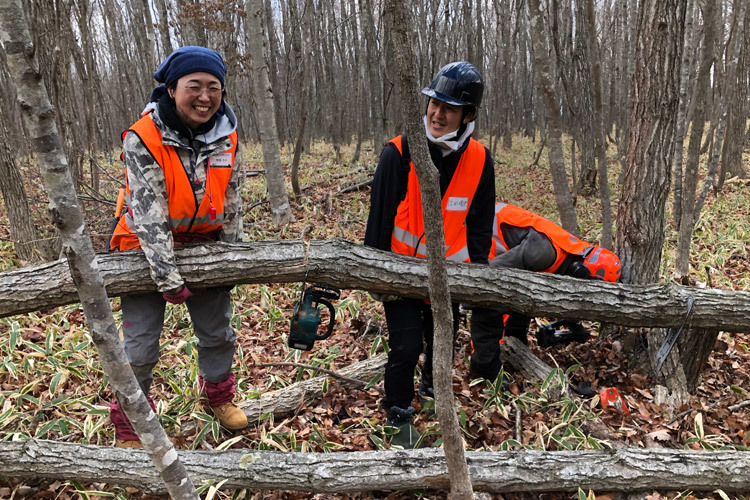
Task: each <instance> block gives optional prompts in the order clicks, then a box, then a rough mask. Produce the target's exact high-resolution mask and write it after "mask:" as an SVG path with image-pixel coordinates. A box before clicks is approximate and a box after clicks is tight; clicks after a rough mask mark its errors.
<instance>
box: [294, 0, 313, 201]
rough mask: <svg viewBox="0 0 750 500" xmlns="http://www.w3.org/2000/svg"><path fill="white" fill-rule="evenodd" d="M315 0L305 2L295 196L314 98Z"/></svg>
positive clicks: (295, 162)
mask: <svg viewBox="0 0 750 500" xmlns="http://www.w3.org/2000/svg"><path fill="white" fill-rule="evenodd" d="M313 7H314V2H313V1H312V0H307V1H306V2H305V7H304V8H305V12H304V14H303V15H302V33H303V38H304V42H303V44H302V52H303V54H304V61H305V62H304V72H303V73H302V96H300V99H301V100H300V105H299V115H298V116H299V118H298V120H299V121H298V122H297V139H296V141H295V143H294V158H292V166H291V177H292V191H294V196H302V189H301V188H300V185H299V160H300V157H301V156H302V148H303V147H304V140H305V124H306V123H307V115H308V113H309V108H310V99H311V98H312V40H311V39H310V31H311V30H312V11H313Z"/></svg>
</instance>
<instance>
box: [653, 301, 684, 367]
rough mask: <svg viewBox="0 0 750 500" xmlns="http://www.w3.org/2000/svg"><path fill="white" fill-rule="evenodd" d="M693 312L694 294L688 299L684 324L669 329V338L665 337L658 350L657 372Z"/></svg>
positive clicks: (655, 361)
mask: <svg viewBox="0 0 750 500" xmlns="http://www.w3.org/2000/svg"><path fill="white" fill-rule="evenodd" d="M692 314H693V296H692V295H691V296H689V297H688V299H687V313H686V314H685V319H684V320H682V325H680V327H679V328H677V329H672V330H670V331H669V334H668V335H667V338H666V339H664V343H663V344H662V345H661V347H660V348H659V350H658V351H657V352H656V358H655V359H654V365H655V368H656V371H657V372H658V371H659V370H660V369H661V367H662V365H663V364H664V361H666V360H667V356H669V353H670V352H672V348H673V347H674V344H675V342H677V337H679V336H680V333H682V330H683V329H684V328H685V324H686V323H687V322H688V320H689V319H690V316H692Z"/></svg>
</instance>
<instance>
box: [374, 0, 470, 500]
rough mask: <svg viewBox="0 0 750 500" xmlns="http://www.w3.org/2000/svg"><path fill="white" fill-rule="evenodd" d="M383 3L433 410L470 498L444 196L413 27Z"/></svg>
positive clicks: (459, 491) (457, 495)
mask: <svg viewBox="0 0 750 500" xmlns="http://www.w3.org/2000/svg"><path fill="white" fill-rule="evenodd" d="M386 8H387V9H388V10H389V11H390V15H391V19H392V22H393V25H392V29H393V31H392V37H393V40H392V42H393V44H394V46H395V47H396V50H395V59H396V68H397V73H398V80H399V86H398V88H399V91H400V93H401V104H402V117H403V120H404V126H405V129H406V130H405V131H406V136H407V137H408V138H409V151H410V154H411V158H412V164H413V165H414V168H415V170H416V171H417V178H418V180H419V192H420V195H421V198H422V207H423V208H422V210H423V217H424V227H425V244H426V245H427V268H428V273H427V279H428V284H429V291H430V304H431V308H432V314H433V318H434V320H433V324H434V329H435V333H434V335H435V340H434V347H433V379H434V384H435V409H436V412H437V416H438V420H439V421H440V429H441V430H442V433H443V443H444V446H445V461H446V463H447V465H448V474H449V477H450V490H451V498H452V499H462V498H474V493H473V490H472V487H471V479H470V477H469V470H468V467H467V465H466V458H465V454H464V443H463V439H462V437H461V426H460V425H459V423H458V416H457V414H456V401H455V398H454V396H453V382H452V380H453V379H452V367H453V363H452V360H453V310H452V307H451V296H450V291H449V289H448V274H447V272H446V269H445V233H444V228H443V214H442V209H441V206H440V201H441V198H442V196H441V195H440V177H439V173H438V171H437V169H435V168H434V167H433V165H432V160H431V158H430V154H429V151H428V150H427V141H426V139H425V135H424V127H423V126H422V121H421V120H420V118H421V116H422V112H421V109H420V108H421V106H420V105H419V100H418V97H417V96H418V95H419V94H418V93H417V92H418V86H417V81H416V78H415V64H414V60H415V58H414V51H413V44H412V36H411V35H412V31H411V29H410V27H409V24H408V21H407V18H406V17H405V16H402V15H399V12H400V10H401V9H400V5H399V2H398V1H397V0H386Z"/></svg>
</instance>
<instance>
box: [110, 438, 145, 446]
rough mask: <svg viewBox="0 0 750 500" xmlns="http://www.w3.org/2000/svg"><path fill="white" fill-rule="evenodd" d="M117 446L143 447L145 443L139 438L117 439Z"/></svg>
mask: <svg viewBox="0 0 750 500" xmlns="http://www.w3.org/2000/svg"><path fill="white" fill-rule="evenodd" d="M115 448H143V445H142V444H141V442H140V441H138V440H137V439H135V440H131V439H129V440H125V439H115Z"/></svg>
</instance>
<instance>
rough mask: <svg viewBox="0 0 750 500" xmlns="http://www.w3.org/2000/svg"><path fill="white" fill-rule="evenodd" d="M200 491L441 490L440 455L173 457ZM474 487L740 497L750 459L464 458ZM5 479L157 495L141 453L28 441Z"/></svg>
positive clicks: (610, 453)
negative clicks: (208, 487)
mask: <svg viewBox="0 0 750 500" xmlns="http://www.w3.org/2000/svg"><path fill="white" fill-rule="evenodd" d="M179 456H180V460H182V461H183V462H184V463H185V466H186V468H187V469H188V470H189V471H190V475H191V476H193V477H194V478H195V479H196V482H197V483H198V484H206V483H208V482H209V481H214V484H217V483H220V484H221V485H222V488H227V489H237V490H239V489H243V488H246V489H252V490H259V489H273V490H296V491H306V492H320V493H325V494H327V495H329V496H330V495H333V494H344V493H356V492H368V491H383V490H393V491H415V490H416V491H418V490H427V491H432V492H435V491H440V490H444V489H447V488H448V471H447V467H446V463H445V459H444V458H443V450H440V449H435V448H429V449H421V450H409V451H405V450H398V451H395V450H393V451H390V450H389V451H362V452H345V453H285V452H275V451H257V450H242V449H234V450H225V451H215V450H210V451H180V452H179ZM466 456H467V459H468V462H469V464H470V465H471V472H472V481H473V483H474V486H475V487H476V488H477V489H478V490H481V491H484V492H488V493H511V494H512V493H517V492H535V493H546V492H555V491H558V492H572V493H575V492H578V491H579V489H580V490H582V491H588V490H595V491H597V492H598V491H611V492H627V493H639V494H640V496H639V497H640V498H644V497H645V496H646V495H647V494H650V493H652V492H653V491H656V490H659V491H665V490H667V491H685V490H687V491H714V490H721V491H723V492H726V493H731V492H738V493H741V492H746V491H748V490H749V489H750V476H748V474H747V471H748V469H749V468H750V454H748V453H738V452H736V451H693V450H668V449H658V448H657V449H642V448H619V449H616V450H574V451H536V450H517V451H503V452H488V451H469V452H467V453H466ZM0 473H2V475H3V476H5V477H19V478H30V477H37V478H47V479H60V480H63V481H73V480H75V481H79V482H105V483H110V484H119V485H123V486H135V487H137V488H139V489H141V490H143V491H145V492H146V493H148V494H151V495H158V494H163V493H164V486H163V484H162V483H161V481H160V478H159V476H158V475H157V474H156V473H155V471H154V469H153V468H151V467H149V466H148V464H147V463H146V455H145V453H144V452H143V451H141V450H126V449H121V448H111V447H104V446H92V445H80V444H73V443H58V442H54V441H42V440H36V439H32V440H29V441H26V442H17V441H13V442H10V441H3V442H0Z"/></svg>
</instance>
